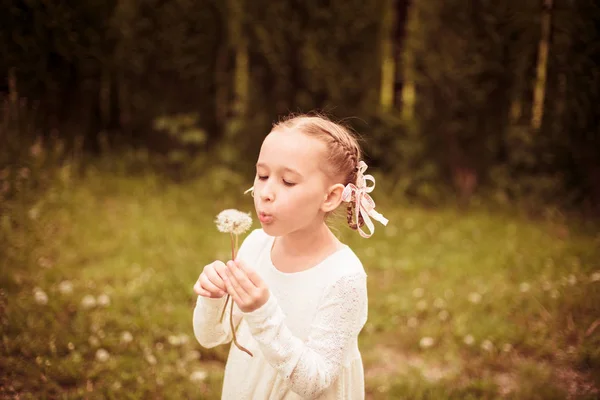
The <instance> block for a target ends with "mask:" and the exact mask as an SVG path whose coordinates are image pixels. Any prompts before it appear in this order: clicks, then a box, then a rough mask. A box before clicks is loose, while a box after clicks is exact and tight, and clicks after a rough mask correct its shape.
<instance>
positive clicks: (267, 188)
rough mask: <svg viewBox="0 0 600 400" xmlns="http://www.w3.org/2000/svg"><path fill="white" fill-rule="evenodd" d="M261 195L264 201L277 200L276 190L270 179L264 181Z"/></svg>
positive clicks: (260, 190)
mask: <svg viewBox="0 0 600 400" xmlns="http://www.w3.org/2000/svg"><path fill="white" fill-rule="evenodd" d="M258 193H259V197H260V199H261V200H262V201H273V200H275V191H274V188H273V185H272V184H271V183H270V181H267V182H264V183H263V184H262V185H261V187H260V189H259V191H258Z"/></svg>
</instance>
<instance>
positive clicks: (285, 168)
mask: <svg viewBox="0 0 600 400" xmlns="http://www.w3.org/2000/svg"><path fill="white" fill-rule="evenodd" d="M258 167H263V168H268V167H267V165H266V164H265V163H261V162H259V163H256V168H258ZM282 169H283V170H284V171H285V172H291V173H292V174H296V175H298V176H302V174H301V173H300V172H298V171H296V170H295V169H293V168H289V167H283V168H282Z"/></svg>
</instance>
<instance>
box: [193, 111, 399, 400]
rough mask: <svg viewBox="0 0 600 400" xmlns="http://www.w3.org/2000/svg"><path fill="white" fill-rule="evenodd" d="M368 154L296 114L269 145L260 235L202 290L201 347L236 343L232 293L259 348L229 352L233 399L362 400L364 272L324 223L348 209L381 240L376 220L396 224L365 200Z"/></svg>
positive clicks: (260, 178) (336, 129) (263, 161)
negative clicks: (339, 210) (343, 205)
mask: <svg viewBox="0 0 600 400" xmlns="http://www.w3.org/2000/svg"><path fill="white" fill-rule="evenodd" d="M360 157H361V152H360V148H359V146H358V144H357V142H356V140H355V138H354V137H353V136H352V135H351V134H350V133H349V132H348V130H346V129H345V128H344V127H342V126H340V125H338V124H336V123H333V122H331V121H329V120H327V119H326V118H323V117H320V116H297V117H293V118H290V119H287V120H285V121H284V122H281V123H279V124H276V125H275V126H274V127H273V129H272V131H271V132H270V133H269V135H268V136H267V137H266V138H265V140H264V142H263V144H262V147H261V150H260V155H259V157H258V162H257V164H256V177H255V180H254V186H253V188H251V190H252V191H253V193H252V195H253V197H254V206H255V209H256V213H257V215H258V219H259V220H260V223H261V226H262V229H257V230H254V231H253V232H252V233H250V234H249V235H248V236H247V237H246V239H245V240H244V242H243V243H242V245H241V247H240V250H239V252H238V256H237V257H236V260H230V261H228V262H227V264H224V263H222V262H221V261H214V262H213V263H211V264H209V265H207V266H205V267H204V270H203V271H202V274H200V277H199V278H198V281H197V282H196V284H195V285H194V291H195V292H196V293H197V294H198V295H199V296H198V301H197V304H196V308H195V309H194V317H193V325H194V334H195V336H196V338H197V340H198V342H199V343H200V344H201V345H202V346H204V347H213V346H217V345H220V344H224V343H228V342H230V341H231V340H232V336H233V335H232V332H231V329H230V323H229V314H228V310H229V307H227V311H226V313H225V315H224V317H223V318H222V319H221V311H222V309H223V307H224V305H225V300H226V298H225V297H224V296H225V295H226V294H229V295H230V296H231V298H232V299H233V301H234V302H235V307H234V311H233V321H234V325H235V326H237V327H238V328H237V331H236V338H237V342H238V343H239V344H240V345H241V346H243V347H244V348H246V349H247V350H249V352H250V353H252V356H250V355H249V354H247V353H246V352H243V351H242V350H240V349H239V348H238V347H236V346H231V349H230V352H229V357H228V359H227V364H226V367H225V378H224V382H223V394H222V398H223V399H226V400H241V399H257V400H263V399H343V400H346V399H364V374H363V365H362V360H361V356H360V352H359V350H358V343H357V338H358V334H359V332H360V331H361V329H362V328H363V326H364V324H365V322H366V319H367V284H366V274H365V271H364V269H363V266H362V264H361V262H360V260H359V259H358V258H357V257H356V255H355V254H354V252H353V251H352V250H351V249H350V248H349V247H348V246H347V245H344V244H343V243H341V242H340V241H339V240H338V239H337V238H336V237H335V236H334V235H333V233H332V232H331V231H330V230H329V228H328V226H327V225H326V223H325V220H326V217H327V216H328V215H329V214H330V213H331V212H332V211H334V210H335V209H336V208H337V207H338V206H339V205H340V203H341V202H348V203H349V204H348V224H349V226H350V227H351V228H352V229H355V230H357V231H358V232H359V233H360V234H361V236H363V237H369V236H371V234H372V233H373V231H374V226H373V223H372V221H371V218H373V219H375V220H377V221H379V222H381V223H383V224H384V225H385V224H387V220H386V219H385V218H384V217H383V216H382V215H381V214H379V213H377V212H376V211H375V210H374V207H375V203H374V202H373V200H372V199H371V197H370V196H369V195H368V194H367V193H368V192H371V191H372V190H373V187H374V186H375V180H374V179H373V177H372V176H370V175H364V174H363V173H364V171H365V170H366V168H367V166H366V164H365V163H364V162H363V161H361V160H360ZM369 182H371V185H368V183H369ZM363 225H366V226H367V228H368V229H369V232H365V231H363V229H362V226H363ZM221 321H222V322H221ZM238 324H239V326H238Z"/></svg>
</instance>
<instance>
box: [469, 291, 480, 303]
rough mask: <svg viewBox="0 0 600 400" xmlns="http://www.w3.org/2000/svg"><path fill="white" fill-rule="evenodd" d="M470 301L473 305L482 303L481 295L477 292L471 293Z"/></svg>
mask: <svg viewBox="0 0 600 400" xmlns="http://www.w3.org/2000/svg"><path fill="white" fill-rule="evenodd" d="M469 301H470V302H471V303H473V304H477V303H479V302H481V295H480V294H479V293H477V292H472V293H469Z"/></svg>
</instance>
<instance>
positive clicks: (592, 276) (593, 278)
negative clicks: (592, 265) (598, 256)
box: [590, 271, 600, 282]
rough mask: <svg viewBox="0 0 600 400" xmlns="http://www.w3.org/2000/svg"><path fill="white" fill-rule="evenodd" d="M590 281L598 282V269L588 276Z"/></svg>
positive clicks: (599, 278)
mask: <svg viewBox="0 0 600 400" xmlns="http://www.w3.org/2000/svg"><path fill="white" fill-rule="evenodd" d="M590 281H592V282H600V271H596V272H594V273H593V274H592V275H591V276H590Z"/></svg>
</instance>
